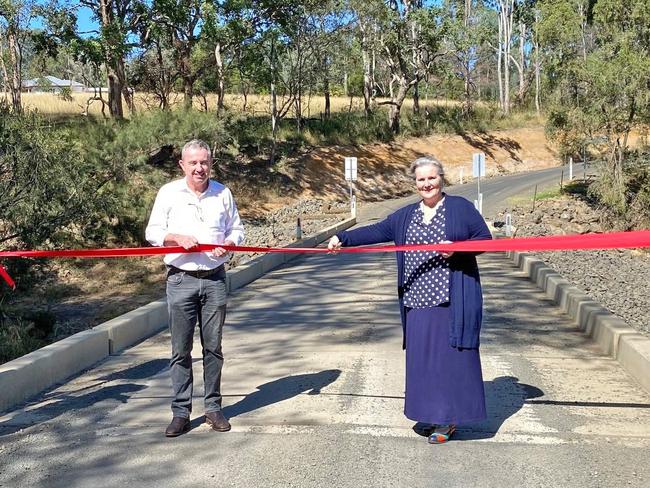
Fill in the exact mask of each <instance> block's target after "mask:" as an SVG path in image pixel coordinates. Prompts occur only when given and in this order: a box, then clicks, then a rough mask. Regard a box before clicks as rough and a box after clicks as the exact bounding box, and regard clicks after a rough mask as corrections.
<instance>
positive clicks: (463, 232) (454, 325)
mask: <svg viewBox="0 0 650 488" xmlns="http://www.w3.org/2000/svg"><path fill="white" fill-rule="evenodd" d="M418 205H419V202H418V203H414V204H411V205H407V206H405V207H402V208H400V209H399V210H397V211H396V212H394V213H392V214H391V215H389V216H388V217H386V218H385V219H384V220H382V221H381V222H378V223H376V224H372V225H368V226H365V227H360V228H359V229H354V230H350V231H343V232H341V233H339V234H337V236H338V238H339V240H340V241H341V243H342V245H343V246H361V245H364V244H377V243H380V242H390V241H393V242H394V243H395V244H396V245H398V246H399V245H402V244H404V243H405V242H406V230H407V227H408V225H409V222H410V221H411V216H412V215H413V211H414V210H415V209H416V208H417V207H418ZM445 212H446V213H445V234H446V237H445V238H446V239H447V240H449V241H452V242H455V241H466V240H481V239H492V235H491V234H490V231H489V230H488V228H487V225H486V224H485V221H484V220H483V217H481V214H480V213H479V212H478V211H477V210H476V209H475V208H474V205H472V204H471V203H470V202H469V201H468V200H466V199H464V198H462V197H457V196H452V195H446V199H445ZM476 254H478V253H468V252H456V253H454V254H453V255H452V256H451V258H449V269H450V280H449V306H450V307H451V323H450V324H449V344H450V345H451V346H452V347H457V348H462V349H476V348H478V347H479V334H480V331H481V320H482V317H483V294H482V291H481V280H480V278H479V273H478V266H477V264H476ZM396 255H397V293H398V296H399V304H400V313H401V316H402V328H403V331H404V342H403V344H402V346H403V347H406V309H405V307H404V287H403V285H404V252H397V253H396Z"/></svg>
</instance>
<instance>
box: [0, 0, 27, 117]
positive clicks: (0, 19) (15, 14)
mask: <svg viewBox="0 0 650 488" xmlns="http://www.w3.org/2000/svg"><path fill="white" fill-rule="evenodd" d="M34 13H35V2H34V1H32V0H0V34H2V36H1V37H0V63H1V67H2V76H3V84H4V88H5V91H7V90H8V91H9V93H10V95H11V109H12V111H13V112H14V113H22V111H23V105H22V97H21V91H22V82H23V74H22V73H23V44H24V42H25V40H26V38H27V37H28V36H29V35H30V23H31V21H32V19H33V18H34ZM5 42H6V44H5ZM5 49H6V52H5Z"/></svg>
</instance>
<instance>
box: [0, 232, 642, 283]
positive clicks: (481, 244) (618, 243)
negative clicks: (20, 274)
mask: <svg viewBox="0 0 650 488" xmlns="http://www.w3.org/2000/svg"><path fill="white" fill-rule="evenodd" d="M215 247H221V248H223V249H226V250H228V251H236V252H260V253H271V252H282V253H327V252H329V251H328V249H327V248H324V247H255V246H217V245H214V244H199V245H198V246H196V247H193V248H192V249H184V248H182V247H181V246H169V247H124V248H118V249H69V250H62V251H0V258H116V257H126V256H152V255H156V254H176V253H191V252H205V251H211V250H213V249H214V248H215ZM640 247H650V230H640V231H633V232H609V233H605V234H578V235H568V236H544V237H518V238H516V239H496V240H481V241H459V242H452V243H447V244H406V245H402V246H392V245H391V246H366V247H343V248H340V249H339V250H338V252H347V253H362V252H395V251H446V252H449V251H454V252H463V251H464V252H505V251H561V250H584V249H625V248H640ZM0 276H2V278H3V279H4V280H5V281H6V282H7V284H8V285H9V286H11V287H12V288H15V287H16V285H15V283H14V281H13V280H12V279H11V277H10V276H9V275H8V274H7V272H6V270H5V269H4V268H3V267H2V266H0Z"/></svg>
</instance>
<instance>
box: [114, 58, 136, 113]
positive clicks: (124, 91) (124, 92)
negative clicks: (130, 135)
mask: <svg viewBox="0 0 650 488" xmlns="http://www.w3.org/2000/svg"><path fill="white" fill-rule="evenodd" d="M115 64H116V70H115V74H116V75H117V78H118V79H119V80H120V88H121V92H120V95H121V96H123V97H124V100H125V101H126V106H127V107H129V113H130V114H131V115H133V114H135V100H134V99H133V93H132V92H131V89H130V88H129V84H128V81H127V79H126V69H125V67H124V59H123V58H121V57H119V58H116V59H115ZM120 102H121V100H120ZM120 104H121V103H120Z"/></svg>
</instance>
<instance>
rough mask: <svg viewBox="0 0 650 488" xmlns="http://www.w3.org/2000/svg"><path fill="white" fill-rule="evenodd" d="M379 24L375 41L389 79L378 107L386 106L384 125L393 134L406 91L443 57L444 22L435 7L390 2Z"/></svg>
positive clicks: (407, 0)
mask: <svg viewBox="0 0 650 488" xmlns="http://www.w3.org/2000/svg"><path fill="white" fill-rule="evenodd" d="M381 21H382V25H381V30H380V32H381V34H380V38H379V42H380V45H381V47H382V49H383V54H384V61H385V63H386V64H387V67H388V70H389V72H390V77H391V80H390V98H391V99H390V101H388V102H382V104H387V105H389V107H390V109H389V115H388V125H389V127H390V130H391V131H392V132H393V133H395V134H397V133H398V132H399V130H400V123H399V121H400V111H401V108H402V104H403V103H404V99H405V98H406V96H407V94H408V92H409V90H410V89H411V87H413V86H415V85H417V84H418V83H419V82H420V80H422V79H423V78H424V77H425V75H426V74H427V73H429V72H431V71H432V69H433V66H434V64H435V63H436V61H437V60H438V58H440V57H442V56H443V55H444V52H443V51H442V42H443V39H444V36H445V34H446V32H447V30H448V22H447V20H446V19H445V18H444V17H443V15H442V10H441V9H440V8H439V7H434V6H429V7H422V6H421V4H420V2H418V1H415V0H403V1H398V0H390V1H389V2H388V3H387V4H385V9H384V12H383V17H382V18H381ZM414 32H416V34H414ZM395 84H396V85H397V91H395V88H394V85H395Z"/></svg>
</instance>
